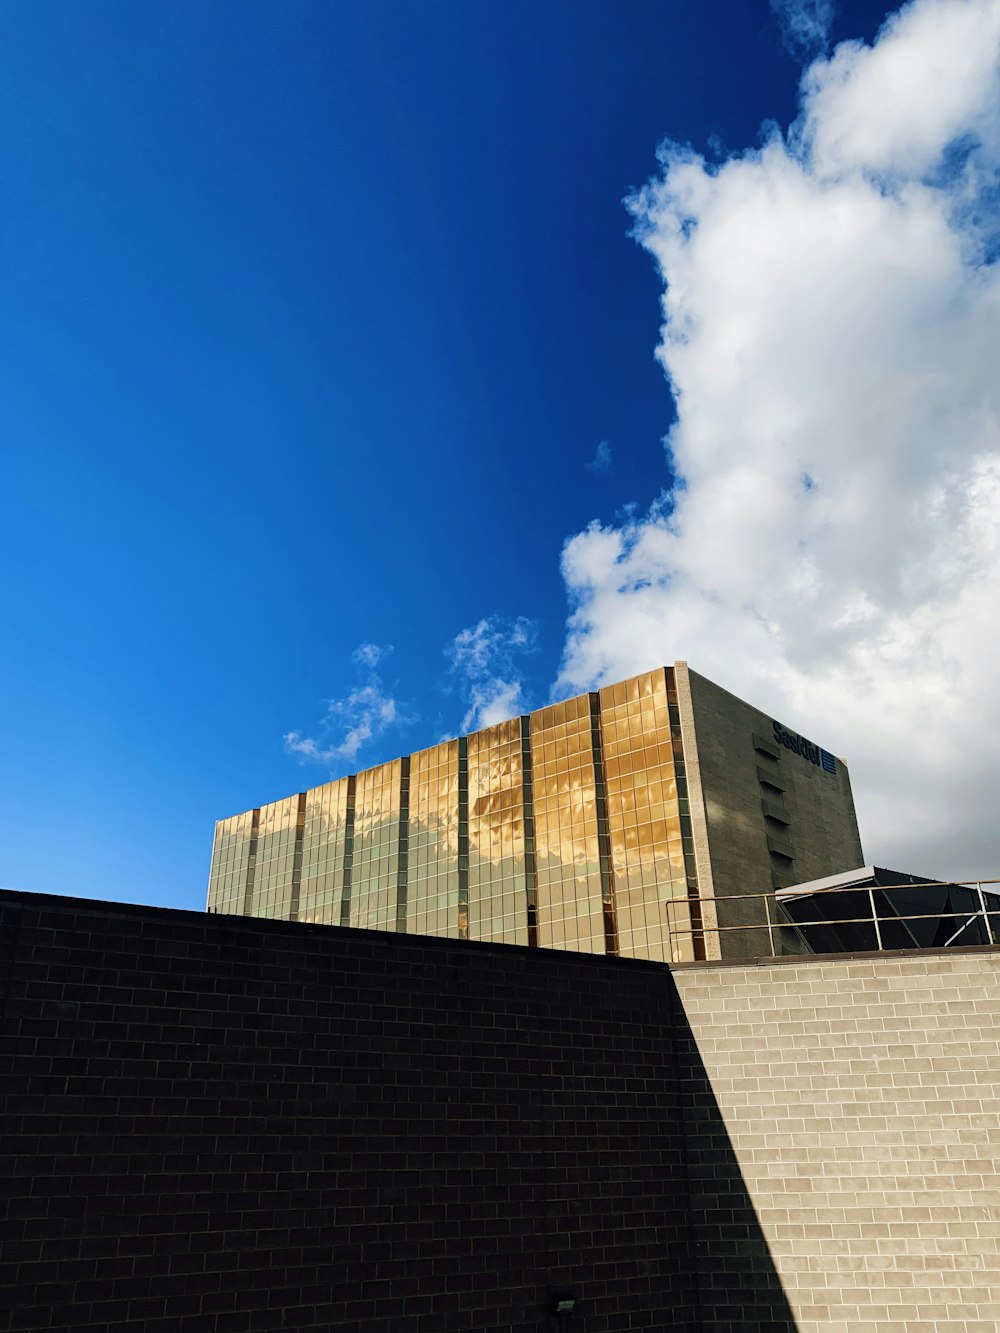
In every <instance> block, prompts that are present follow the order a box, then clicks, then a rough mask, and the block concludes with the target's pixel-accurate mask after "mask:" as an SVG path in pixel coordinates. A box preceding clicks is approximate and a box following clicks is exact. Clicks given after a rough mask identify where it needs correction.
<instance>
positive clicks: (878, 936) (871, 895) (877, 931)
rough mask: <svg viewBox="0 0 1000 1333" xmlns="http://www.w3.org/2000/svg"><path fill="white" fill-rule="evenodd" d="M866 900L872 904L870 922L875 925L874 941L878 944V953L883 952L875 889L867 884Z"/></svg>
mask: <svg viewBox="0 0 1000 1333" xmlns="http://www.w3.org/2000/svg"><path fill="white" fill-rule="evenodd" d="M868 901H869V902H870V903H871V905H872V922H873V923H874V926H875V943H876V944H877V945H878V951H879V953H882V952H883V949H882V932H881V930H880V929H879V924H878V914H877V913H876V911H875V890H874V889H873V888H872V887H871V885H869V886H868Z"/></svg>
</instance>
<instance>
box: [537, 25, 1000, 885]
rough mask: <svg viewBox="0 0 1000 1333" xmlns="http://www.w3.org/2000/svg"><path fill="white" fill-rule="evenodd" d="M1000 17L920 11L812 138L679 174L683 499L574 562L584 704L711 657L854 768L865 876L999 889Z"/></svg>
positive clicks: (816, 106) (574, 548) (582, 546)
mask: <svg viewBox="0 0 1000 1333" xmlns="http://www.w3.org/2000/svg"><path fill="white" fill-rule="evenodd" d="M998 51H1000V0H915V3H913V4H911V5H909V6H908V7H907V8H905V9H904V10H903V11H901V13H900V14H899V15H897V16H896V17H895V18H894V19H893V20H891V21H890V22H889V23H888V24H887V25H886V26H885V28H884V29H883V31H882V33H881V34H880V36H879V38H878V40H877V42H876V44H875V45H874V46H873V47H872V48H868V47H865V46H863V45H860V44H858V43H851V44H845V45H843V46H841V47H838V49H837V50H836V51H835V52H834V53H833V55H832V56H831V57H830V59H829V60H820V61H817V62H816V63H815V64H813V65H812V67H811V68H810V69H809V70H808V71H807V72H806V74H805V76H804V79H803V85H802V95H803V103H802V116H801V118H800V121H799V123H798V124H797V126H795V127H794V128H793V130H792V131H791V132H790V133H789V135H788V136H787V137H782V136H781V135H779V134H777V132H774V133H773V134H772V136H771V137H770V138H769V139H768V141H767V142H766V143H765V144H764V146H763V147H762V148H760V149H756V150H751V151H747V152H746V153H744V154H742V155H737V156H733V157H731V158H730V159H728V160H727V161H725V162H724V163H722V164H721V165H712V164H709V163H707V162H705V161H704V160H703V159H701V158H700V157H698V156H696V155H694V154H692V153H691V152H690V151H685V150H681V149H679V148H676V147H674V146H671V145H667V146H666V147H665V148H664V149H662V150H661V164H662V174H661V176H660V178H659V179H657V180H656V181H654V182H651V183H650V184H649V185H648V186H647V187H646V189H645V190H644V191H643V192H642V193H641V194H640V195H639V196H638V197H637V198H636V199H635V200H634V201H633V205H632V206H633V209H634V212H635V216H636V220H637V230H638V234H639V236H640V238H641V240H642V242H643V244H644V245H645V246H646V248H647V249H648V250H649V251H650V253H651V254H652V255H653V256H654V257H655V259H656V261H657V264H658V266H659V269H660V272H661V274H662V277H663V280H664V284H665V293H664V297H663V313H664V321H665V322H664V327H663V333H662V341H661V343H660V347H659V349H658V356H659V358H660V360H661V362H662V365H663V367H664V370H665V372H666V374H667V377H668V380H669V382H670V386H671V388H672V391H673V393H674V397H675V399H676V403H677V421H676V424H675V426H674V427H673V429H672V431H671V433H670V436H669V438H668V441H667V444H668V449H669V452H670V454H671V456H672V461H673V467H674V470H675V473H676V474H677V475H678V476H680V477H681V478H682V479H683V482H682V484H680V485H679V486H677V487H676V488H675V489H674V490H672V491H670V492H668V493H666V494H664V495H662V496H661V497H659V498H658V499H657V500H656V501H655V502H654V503H653V504H652V506H651V508H650V509H649V511H648V512H647V513H646V514H645V515H644V516H641V517H633V518H631V519H629V520H628V521H626V522H625V523H623V524H621V525H618V526H608V527H602V526H601V525H599V524H594V525H592V526H591V527H590V528H588V529H587V530H586V531H585V532H582V533H579V534H578V535H577V536H575V537H573V538H572V539H571V540H570V541H569V542H568V543H567V545H566V548H565V550H564V553H563V571H564V577H565V580H566V584H567V588H568V591H569V594H570V597H571V600H572V604H573V607H574V609H573V613H572V616H571V619H570V623H569V632H568V637H567V642H566V647H565V655H564V661H563V666H562V672H561V677H560V681H559V688H560V689H561V690H562V691H563V692H564V693H565V692H569V691H570V690H576V689H582V688H586V687H588V686H592V685H593V684H595V683H599V682H601V681H606V680H612V679H615V678H620V677H621V676H623V675H627V674H629V673H631V672H634V671H638V670H641V669H644V668H646V667H648V666H650V665H652V664H653V663H655V662H669V661H671V660H673V659H674V658H675V657H686V658H688V659H689V660H690V662H691V664H692V666H693V667H694V668H695V669H696V670H700V671H702V672H704V673H705V674H706V675H709V676H711V677H713V678H714V679H716V680H718V681H719V683H720V684H723V685H725V686H727V687H728V688H730V689H732V690H734V691H735V692H737V693H739V694H742V695H744V696H745V697H747V698H748V699H750V700H751V701H753V702H756V703H759V704H760V705H761V706H762V707H764V708H765V709H768V710H769V711H771V712H773V713H774V714H776V715H777V716H778V717H780V718H782V719H783V720H785V721H787V722H788V723H790V724H791V725H793V726H797V727H798V728H799V729H801V730H802V731H803V732H805V734H807V735H812V736H814V737H815V739H816V740H818V741H820V742H821V743H822V744H824V745H826V746H827V747H828V748H830V749H835V750H837V751H838V752H843V753H845V754H846V756H847V758H848V762H849V764H850V766H851V772H852V777H853V781H854V786H855V792H856V796H857V799H858V805H859V814H860V820H861V832H862V839H863V841H864V845H865V849H866V852H867V854H868V855H869V856H870V857H874V858H875V859H876V860H878V861H880V862H881V863H883V864H885V863H888V864H890V865H892V864H894V863H896V864H897V866H898V868H906V867H907V866H912V867H913V868H915V869H917V870H919V871H927V872H942V873H943V872H951V873H955V874H972V873H977V872H978V873H979V874H989V873H990V871H991V870H992V871H994V872H995V873H997V874H1000V830H997V831H995V823H996V820H995V814H994V810H995V807H996V805H997V803H998V800H1000V778H998V774H997V764H998V754H997V743H996V737H997V736H998V735H1000V690H998V689H997V687H996V683H995V676H996V674H997V672H996V667H995V665H994V663H995V662H997V661H1000V614H998V613H1000V373H998V361H997V357H998V351H997V349H998V348H1000V272H998V267H997V265H996V264H994V263H992V262H990V261H991V260H992V258H993V257H994V256H995V255H996V253H997V252H998V248H1000V247H998V246H997V237H998V235H1000V202H998V199H1000V194H998V190H997V182H998V176H997V168H998V165H1000V111H998V86H1000V85H998V67H1000V56H998Z"/></svg>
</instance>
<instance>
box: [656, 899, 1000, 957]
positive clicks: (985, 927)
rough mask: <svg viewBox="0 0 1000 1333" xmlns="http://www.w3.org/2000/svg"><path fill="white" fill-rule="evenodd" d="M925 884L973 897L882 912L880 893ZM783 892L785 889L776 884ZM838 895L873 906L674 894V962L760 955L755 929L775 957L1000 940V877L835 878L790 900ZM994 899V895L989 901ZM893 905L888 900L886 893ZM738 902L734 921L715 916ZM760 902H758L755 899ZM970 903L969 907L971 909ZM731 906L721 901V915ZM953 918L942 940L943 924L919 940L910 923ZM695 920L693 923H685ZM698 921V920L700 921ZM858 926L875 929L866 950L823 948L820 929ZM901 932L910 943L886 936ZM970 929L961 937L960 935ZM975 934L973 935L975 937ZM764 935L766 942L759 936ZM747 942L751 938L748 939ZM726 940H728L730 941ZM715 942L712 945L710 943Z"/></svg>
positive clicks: (847, 945)
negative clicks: (847, 908) (930, 937)
mask: <svg viewBox="0 0 1000 1333" xmlns="http://www.w3.org/2000/svg"><path fill="white" fill-rule="evenodd" d="M922 890H925V891H935V890H936V891H937V892H938V893H940V892H941V891H942V890H944V891H946V892H947V894H948V895H949V899H950V898H951V894H952V892H953V891H955V890H959V891H961V890H965V891H966V892H967V893H968V894H969V895H971V898H972V902H971V903H966V904H965V905H964V906H963V907H961V908H960V909H959V910H957V911H947V910H944V911H930V912H927V911H913V910H909V911H897V910H892V911H885V910H883V911H881V912H880V911H879V910H878V905H877V895H880V894H881V895H886V897H887V899H888V895H890V894H893V893H900V892H908V893H910V894H911V895H912V894H918V895H919V894H920V892H921V891H922ZM779 892H780V890H779ZM838 895H839V896H840V897H841V898H846V897H847V896H848V895H860V896H863V897H864V898H865V899H866V900H867V904H868V911H867V912H865V913H863V914H862V915H860V916H841V915H837V916H818V917H815V919H806V918H804V917H802V916H800V915H798V914H796V915H795V916H794V917H793V916H792V914H791V913H790V912H789V911H788V909H787V907H786V906H785V904H784V903H783V902H782V901H781V900H779V899H778V898H776V896H775V890H773V889H772V890H771V891H770V892H769V893H738V894H726V895H722V896H718V897H715V896H713V897H699V896H698V895H696V894H692V895H690V896H688V897H686V898H675V899H673V900H671V902H670V903H668V922H669V923H670V924H669V929H670V935H671V943H672V945H673V955H674V958H675V959H676V960H677V961H684V960H688V959H691V958H693V959H695V960H697V959H699V958H706V957H707V958H727V957H730V958H736V957H752V956H759V955H760V953H761V950H760V949H759V948H758V947H756V944H755V946H754V947H753V948H746V949H744V948H740V945H739V936H740V935H741V934H746V933H747V932H751V931H753V932H756V933H757V934H758V935H760V936H763V935H764V934H765V933H766V936H767V943H768V952H769V953H770V956H771V957H772V958H777V957H780V956H782V955H785V954H789V953H831V952H854V951H859V950H864V951H867V952H879V953H884V952H891V951H892V950H894V949H923V948H948V947H953V946H955V945H962V944H979V945H996V944H998V943H1000V879H978V880H947V881H942V880H924V881H920V882H917V883H909V884H864V883H859V884H853V885H852V884H844V885H834V886H832V887H830V888H827V889H817V890H813V891H810V892H808V893H803V894H801V895H798V896H796V897H795V898H790V899H789V900H788V901H789V902H798V903H800V904H805V903H806V902H815V901H817V900H819V899H825V898H831V897H836V896H838ZM990 900H992V902H991V901H990ZM888 902H889V904H890V905H891V899H888ZM727 903H734V904H739V915H740V916H741V917H743V918H744V919H743V920H742V921H739V922H733V923H731V924H720V923H719V920H718V915H719V912H718V908H719V907H720V906H721V905H722V904H727ZM753 904H756V905H757V906H756V907H753V906H752V905H753ZM675 907H677V908H684V907H686V911H684V913H683V915H684V916H685V918H686V921H685V923H684V924H683V925H677V926H676V927H675V926H674V924H673V923H672V921H671V918H672V916H673V912H672V911H671V910H670V909H671V908H675ZM970 909H971V910H970ZM726 914H727V913H726V911H725V909H724V908H723V911H722V915H723V916H725V915H726ZM748 915H752V916H755V917H756V918H757V919H756V920H746V917H747V916H748ZM949 921H951V922H954V923H955V928H954V929H953V930H950V931H948V932H947V934H946V938H944V939H941V940H938V939H937V936H938V935H941V934H942V933H944V930H943V928H942V929H939V930H938V931H936V932H935V941H934V943H932V944H928V943H927V942H926V941H923V942H922V941H921V938H920V934H922V933H923V932H919V927H918V933H915V932H914V931H913V930H912V929H911V925H913V924H915V923H919V922H937V923H939V924H940V923H944V922H949ZM688 922H690V924H687V923H688ZM696 922H697V924H695V923H696ZM845 927H848V928H853V929H854V931H855V933H856V932H857V931H858V930H859V929H860V930H868V931H870V932H871V935H872V941H873V944H872V945H871V946H869V948H868V949H867V950H866V949H865V946H864V944H863V943H861V944H859V943H854V944H853V945H852V944H850V943H846V942H845V943H844V944H843V946H842V948H840V949H832V948H829V947H827V948H821V949H816V948H815V947H814V944H815V943H816V934H815V932H821V931H831V930H832V931H833V932H836V931H837V930H838V929H840V930H843V928H845ZM809 931H813V932H814V937H813V941H812V942H810V939H809V936H808V934H807V933H806V932H809ZM900 931H902V933H903V935H905V936H906V937H908V939H909V942H908V943H898V942H891V941H890V942H887V940H886V936H890V937H892V939H893V940H898V939H899V937H900ZM789 933H791V935H792V937H793V938H794V939H795V940H797V942H798V944H799V945H800V946H801V947H799V948H788V947H786V946H787V945H788V944H789V943H790V941H789V937H788V936H789ZM963 936H965V938H964V939H963V938H962V937H963ZM973 937H974V938H973ZM761 942H762V941H761ZM747 943H748V944H749V940H748V941H747ZM727 944H728V945H729V947H727ZM713 945H714V947H712V946H713Z"/></svg>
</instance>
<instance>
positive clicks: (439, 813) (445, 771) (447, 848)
mask: <svg viewBox="0 0 1000 1333" xmlns="http://www.w3.org/2000/svg"><path fill="white" fill-rule="evenodd" d="M458 751H459V743H458V741H457V740H456V741H445V742H444V744H443V745H435V746H434V747H433V749H430V750H421V751H419V752H418V753H417V754H415V755H413V756H412V757H411V759H410V801H409V841H408V853H409V855H408V863H407V875H406V929H407V931H409V932H411V933H412V934H416V935H444V936H452V937H453V938H454V937H457V936H458V935H459V933H460V932H459V917H458V902H459V874H458V832H459V801H458V794H459V783H458V771H459V753H458Z"/></svg>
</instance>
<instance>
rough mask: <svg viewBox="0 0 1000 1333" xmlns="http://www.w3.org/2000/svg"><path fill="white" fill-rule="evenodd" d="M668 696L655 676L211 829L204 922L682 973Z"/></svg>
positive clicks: (688, 936) (680, 844) (690, 929)
mask: <svg viewBox="0 0 1000 1333" xmlns="http://www.w3.org/2000/svg"><path fill="white" fill-rule="evenodd" d="M673 689H674V685H673V673H672V672H671V671H670V670H669V669H663V668H660V669H659V670H657V671H651V672H647V673H646V674H645V675H642V676H637V677H635V678H634V679H633V680H630V681H625V682H623V683H622V684H620V685H614V686H609V687H608V688H607V689H604V690H601V691H600V693H599V694H598V693H593V694H583V695H580V696H578V697H577V698H575V699H568V700H566V701H565V702H563V703H559V704H553V705H551V706H550V707H547V708H542V709H539V710H537V711H536V712H534V713H531V714H530V715H528V716H525V717H521V718H514V719H513V720H511V721H510V722H503V723H501V724H499V725H498V726H493V727H488V728H486V729H485V730H483V731H479V732H475V733H473V734H472V735H470V736H468V737H459V738H458V739H457V740H453V741H446V742H444V743H442V744H440V745H436V746H433V747H431V748H430V749H427V750H421V751H419V752H418V753H416V754H414V755H411V756H407V757H404V758H401V759H396V760H393V761H392V762H391V763H387V764H381V765H379V766H378V767H377V768H371V769H367V770H365V771H364V772H361V773H358V774H357V775H356V776H352V777H348V778H342V779H340V780H339V781H336V782H330V783H326V784H325V785H324V786H321V787H316V788H314V789H313V790H312V791H308V792H303V793H301V794H300V795H299V796H297V797H290V798H288V799H287V800H284V801H276V802H274V803H273V804H272V805H268V806H262V807H260V809H259V810H256V811H252V812H247V813H246V814H243V815H237V816H235V817H234V818H233V819H228V820H222V821H221V822H220V823H219V824H218V825H217V827H216V840H215V848H214V851H213V860H212V871H211V879H210V885H209V908H210V910H213V911H219V912H236V913H248V914H252V915H260V916H271V917H285V918H287V919H290V920H300V921H311V922H319V923H324V924H328V925H344V926H359V927H368V928H374V929H379V930H399V931H407V932H411V933H414V934H426V935H439V936H446V937H451V938H469V939H477V940H490V941H494V942H497V943H506V944H521V945H525V944H528V945H534V944H538V945H547V946H549V947H552V948H560V949H573V950H580V951H583V952H588V953H622V954H625V955H628V956H633V957H640V958H652V959H658V960H670V959H671V958H673V959H685V958H689V957H692V956H693V954H694V952H695V951H696V950H697V949H698V943H697V924H698V923H697V920H695V919H693V918H692V915H691V909H690V908H689V905H688V904H689V900H691V901H692V902H693V903H694V909H693V910H694V912H695V914H697V891H698V884H697V880H696V878H695V876H694V864H693V857H692V855H691V836H690V828H689V827H687V820H686V795H687V793H686V788H685V785H684V782H685V779H684V756H683V747H682V744H681V734H680V727H679V723H678V716H677V701H676V698H675V696H674V693H673Z"/></svg>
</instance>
